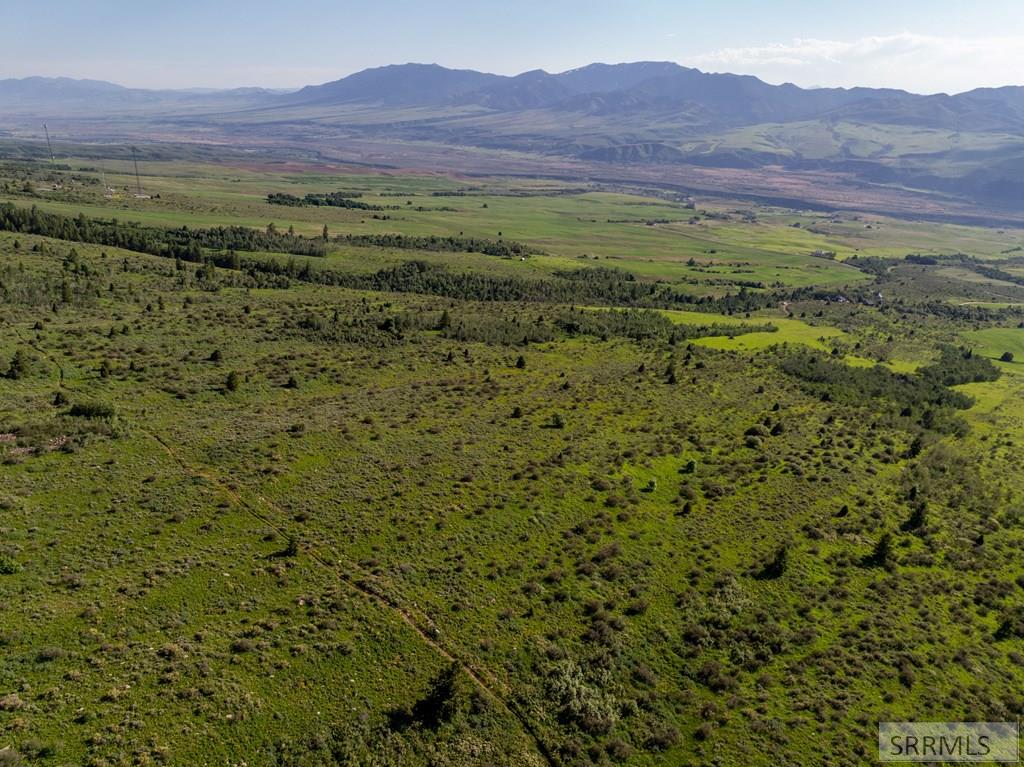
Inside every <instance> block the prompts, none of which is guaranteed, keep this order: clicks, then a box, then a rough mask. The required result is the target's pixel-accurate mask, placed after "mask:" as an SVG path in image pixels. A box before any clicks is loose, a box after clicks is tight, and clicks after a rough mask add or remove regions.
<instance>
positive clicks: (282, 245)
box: [0, 203, 327, 262]
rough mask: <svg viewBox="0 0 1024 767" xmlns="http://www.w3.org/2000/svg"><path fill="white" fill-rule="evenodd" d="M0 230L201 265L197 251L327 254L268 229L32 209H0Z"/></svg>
mask: <svg viewBox="0 0 1024 767" xmlns="http://www.w3.org/2000/svg"><path fill="white" fill-rule="evenodd" d="M0 230H3V231H7V232H16V233H18V234H35V235H40V236H43V237H53V238H55V239H58V240H69V241H71V242H84V243H90V244H93V245H106V246H109V247H113V248H122V249H124V250H134V251H136V252H138V253H149V254H151V255H154V256H164V257H169V258H180V259H182V260H184V261H194V262H199V261H202V260H203V249H204V248H205V249H209V250H245V251H265V252H268V253H290V254H292V255H298V256H324V255H327V245H326V243H325V242H324V240H323V238H311V237H303V236H301V235H297V234H294V233H292V232H287V233H283V232H279V231H277V230H276V229H275V228H274V226H273V225H270V226H268V227H267V230H266V231H260V230H258V229H251V228H249V227H245V226H217V227H213V228H210V229H189V228H188V227H187V226H183V227H180V228H178V229H167V228H163V227H156V226H146V225H144V224H137V223H122V222H120V221H118V220H117V219H116V218H115V219H111V220H109V221H107V220H103V219H96V218H87V217H86V216H85V215H83V214H81V213H80V214H79V215H78V216H76V217H72V216H65V215H61V214H59V213H45V212H43V211H41V210H39V208H37V207H36V206H35V205H33V206H32V207H31V208H20V207H17V206H15V205H13V204H11V203H3V204H0Z"/></svg>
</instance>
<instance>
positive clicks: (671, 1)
mask: <svg viewBox="0 0 1024 767" xmlns="http://www.w3.org/2000/svg"><path fill="white" fill-rule="evenodd" d="M0 23H2V26H3V29H4V34H3V44H2V45H0V79H3V78H7V77H27V76H31V75H45V76H65V77H76V78H90V79H99V80H109V81H111V82H116V83H119V84H122V85H128V86H131V87H146V88H188V87H213V88H230V87H237V86H257V85H258V86H264V87H272V88H293V87H300V86H303V85H308V84H315V83H322V82H327V81H330V80H336V79H338V78H340V77H343V76H345V75H347V74H351V73H352V72H356V71H359V70H361V69H364V68H366V67H373V66H382V65H385V64H396V63H405V62H410V61H413V62H420V63H437V64H441V65H444V66H448V67H454V68H468V69H478V70H483V71H489V72H496V73H499V74H517V73H519V72H523V71H526V70H530V69H546V70H548V71H549V72H560V71H564V70H567V69H572V68H574V67H578V66H583V65H585V64H589V63H592V62H595V61H603V62H607V63H617V62H622V61H641V60H655V61H674V62H677V63H679V64H683V65H685V66H694V67H698V68H699V69H703V70H705V71H711V72H735V73H739V74H752V75H757V76H758V77H761V78H762V79H764V80H766V81H768V82H771V83H781V82H793V83H796V84H797V85H801V86H804V87H815V86H846V87H849V86H854V85H864V86H872V87H897V88H905V89H907V90H911V91H914V92H918V93H937V92H947V93H956V92H960V91H963V90H969V89H971V88H975V87H980V86H999V85H1024V0H972V2H964V0H856V1H855V2H850V1H849V0H815V1H814V2H810V1H808V0H621V1H620V2H611V1H610V0H543V1H541V0H516V2H513V3H510V2H508V1H507V0H503V1H502V2H492V1H491V0H388V2H373V0H361V1H360V2H348V1H347V0H344V1H338V0H335V2H329V1H328V0H285V1H284V2H282V0H275V1H274V2H270V0H247V1H246V2H241V1H240V0H173V2H166V1H165V0H47V2H46V3H40V2H39V0H0Z"/></svg>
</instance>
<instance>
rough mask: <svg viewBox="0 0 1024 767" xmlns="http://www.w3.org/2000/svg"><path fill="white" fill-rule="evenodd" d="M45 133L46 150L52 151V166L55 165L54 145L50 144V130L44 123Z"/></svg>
mask: <svg viewBox="0 0 1024 767" xmlns="http://www.w3.org/2000/svg"><path fill="white" fill-rule="evenodd" d="M43 131H44V132H45V133H46V148H47V149H49V150H50V165H53V164H55V162H56V161H55V160H54V159H53V144H52V143H50V129H49V128H47V127H46V123H43Z"/></svg>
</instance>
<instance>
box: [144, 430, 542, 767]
mask: <svg viewBox="0 0 1024 767" xmlns="http://www.w3.org/2000/svg"><path fill="white" fill-rule="evenodd" d="M140 431H142V432H143V433H145V434H146V435H148V436H149V437H150V438H152V439H153V440H154V441H156V442H157V443H158V444H159V445H160V446H161V447H162V448H163V449H164V451H165V452H166V453H167V455H168V456H170V458H171V459H172V460H173V461H174V462H175V463H177V464H178V466H179V467H180V468H181V469H182V470H183V471H185V472H187V473H188V474H190V475H192V476H196V477H201V478H202V479H204V480H206V481H207V482H209V483H210V484H212V485H213V486H214V487H216V488H217V489H218V490H220V491H221V492H222V493H224V494H225V495H226V496H227V497H228V498H230V499H231V501H232V503H234V504H235V505H236V506H238V507H239V508H240V509H242V510H243V511H245V512H246V513H247V514H249V515H250V516H251V517H253V518H254V519H256V520H258V521H259V522H260V523H261V524H263V525H266V526H267V527H269V528H271V529H272V530H274V531H275V532H276V533H277V534H278V535H281V536H283V537H284V538H285V540H288V539H289V538H292V537H293V536H292V535H291V534H290V533H289V532H288V531H287V530H285V529H283V528H282V527H281V526H280V525H278V524H277V523H276V522H275V521H274V520H273V519H271V518H270V517H268V516H267V514H265V513H263V512H262V511H260V509H259V508H257V506H256V505H255V504H254V503H252V502H251V501H248V500H246V498H244V497H243V496H242V495H240V494H239V493H238V492H236V491H235V490H234V489H232V488H231V487H230V486H228V485H227V484H226V483H225V482H224V481H223V480H221V479H220V477H218V476H217V475H216V474H214V473H213V472H211V471H210V470H208V469H205V468H200V467H196V466H194V465H192V464H191V463H189V462H188V461H186V460H185V459H184V458H183V457H182V456H181V454H180V453H178V451H177V450H175V449H174V448H173V447H172V446H171V445H170V444H168V443H167V441H166V440H165V439H164V438H163V437H161V436H160V435H159V434H157V433H156V432H154V431H151V430H149V429H145V428H141V427H140ZM256 498H257V499H258V500H259V503H260V505H262V506H264V507H265V508H267V509H270V510H271V511H272V513H273V514H274V515H275V516H283V517H287V513H286V512H285V511H284V510H283V509H281V508H280V507H279V506H277V505H276V504H274V503H273V502H272V501H270V500H268V499H267V498H266V497H264V496H262V495H257V496H256ZM301 551H302V553H304V554H306V555H307V556H308V557H309V558H310V559H312V560H313V561H315V562H317V563H319V564H320V565H322V566H323V567H325V568H327V569H328V570H330V571H331V572H334V573H336V574H337V575H338V576H339V577H340V578H341V580H343V581H344V582H345V583H346V584H347V585H348V586H349V587H350V588H351V589H352V590H353V591H355V592H356V593H358V594H361V595H362V596H363V597H365V598H366V599H368V600H370V601H372V602H374V603H376V604H377V605H379V606H381V607H383V608H385V609H386V610H389V611H391V612H392V613H394V614H395V615H397V616H398V617H399V618H400V619H401V620H402V622H403V623H405V624H406V625H407V626H409V628H411V629H412V630H413V631H414V632H415V633H416V635H417V636H418V637H419V638H420V640H421V641H422V642H423V643H424V644H425V645H427V646H428V647H429V648H430V649H431V650H433V651H434V652H435V653H437V655H439V656H440V657H442V658H444V659H445V660H446V661H448V662H449V663H454V664H456V665H457V666H458V667H459V668H460V669H461V670H462V671H463V673H465V674H466V676H467V677H469V679H471V680H472V681H473V683H474V684H475V685H476V686H477V688H478V689H479V690H480V691H481V692H483V693H484V695H485V696H487V697H488V698H489V699H491V700H492V701H494V702H495V703H497V704H498V706H499V707H500V708H501V709H503V710H504V711H505V712H506V713H507V714H508V715H509V716H511V717H513V718H515V719H516V721H518V722H519V724H520V726H521V727H522V728H523V731H524V732H525V733H526V734H527V735H528V736H529V738H530V740H532V741H533V744H534V747H535V748H536V749H537V752H538V753H539V754H540V755H541V756H542V757H543V759H544V762H545V763H546V764H547V765H549V767H555V765H557V764H558V761H557V760H556V759H555V757H554V755H553V754H552V753H551V751H550V750H549V749H548V747H547V746H546V745H545V743H544V741H543V740H542V739H541V738H540V736H539V734H538V733H537V730H536V728H535V727H534V726H533V724H532V723H531V722H530V721H529V719H528V718H527V717H526V716H525V715H524V714H523V713H522V712H521V711H520V710H519V709H518V706H517V705H516V704H515V703H512V702H510V701H508V700H507V697H506V696H507V692H506V691H499V688H502V687H503V685H501V684H500V683H498V682H497V681H496V680H494V679H493V678H492V677H490V675H489V674H487V673H486V672H484V671H480V670H477V669H475V668H473V667H472V666H471V665H470V664H469V663H467V662H466V661H464V660H462V659H461V658H459V657H458V656H456V655H455V654H454V653H453V652H452V651H450V650H448V649H447V648H446V647H445V646H444V645H442V644H441V642H440V641H439V639H438V637H439V635H440V632H439V631H438V629H437V628H436V627H435V626H434V625H433V622H432V621H430V620H429V619H428V618H426V617H420V618H419V619H417V617H416V616H414V615H413V614H412V613H411V612H410V611H409V610H408V608H406V607H404V606H403V605H402V604H401V603H399V602H398V601H397V600H396V599H394V598H393V597H391V596H389V595H388V594H387V593H386V592H384V591H383V590H382V589H380V588H379V587H377V586H376V584H375V583H374V581H375V580H376V579H375V577H374V576H373V575H372V574H371V573H368V572H366V571H365V570H363V569H362V567H360V566H359V565H358V564H356V563H354V562H342V561H334V562H332V561H331V560H329V559H327V558H326V557H324V556H323V555H322V554H320V553H319V552H318V551H316V549H314V548H313V547H312V546H302V547H301ZM425 626H426V628H425ZM485 677H487V678H486V679H485Z"/></svg>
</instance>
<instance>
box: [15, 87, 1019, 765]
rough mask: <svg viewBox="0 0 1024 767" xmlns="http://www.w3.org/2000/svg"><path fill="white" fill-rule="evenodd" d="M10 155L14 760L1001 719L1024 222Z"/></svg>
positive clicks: (441, 760) (841, 755)
mask: <svg viewBox="0 0 1024 767" xmlns="http://www.w3.org/2000/svg"><path fill="white" fill-rule="evenodd" d="M585 74H586V73H585ZM591 74H592V73H591ZM599 74H602V76H603V75H604V73H599ZM587 76H590V75H589V74H588V75H587ZM575 77H577V78H582V77H583V75H576V76H575ZM470 79H472V78H470ZM577 82H583V83H584V84H583V85H580V86H579V87H580V88H589V87H592V86H591V85H589V84H587V81H586V80H582V79H581V80H577ZM498 84H502V83H498ZM472 85H473V87H476V85H477V84H476V83H473V84H472ZM628 86H629V82H626V81H624V82H623V83H622V85H621V87H623V88H625V87H628ZM489 87H496V85H492V86H489ZM566 87H568V86H566ZM456 96H457V94H456ZM453 98H454V96H453ZM452 108H453V109H463V108H464V107H462V106H458V105H455V106H453V107H452ZM737 130H739V129H737ZM801 130H802V128H801ZM7 146H8V147H9V149H10V150H11V152H12V153H13V152H14V151H18V152H25V155H22V156H21V157H20V158H19V159H16V160H5V161H0V327H2V329H3V331H4V332H3V333H2V334H0V651H2V660H0V760H2V761H0V764H3V765H5V767H6V766H10V765H18V766H19V767H20V766H22V765H27V764H32V765H37V764H38V765H45V766H46V767H50V766H52V767H58V766H63V765H79V764H82V765H96V767H100V766H101V765H154V764H168V765H182V767H193V766H194V765H199V764H230V765H242V764H245V765H250V767H264V766H267V767H270V766H282V767H283V766H285V765H288V766H291V767H297V766H300V765H301V766H309V767H313V766H314V765H324V764H339V765H366V766H367V767H369V766H370V765H373V766H374V767H376V766H377V765H396V766H397V765H401V766H402V767H405V766H406V765H414V766H423V767H426V766H427V765H431V766H437V765H451V766H452V767H466V766H467V765H481V766H483V765H531V766H532V765H536V766H537V767H563V766H564V767H569V766H570V765H572V766H573V767H583V766H584V765H606V766H607V765H618V764H625V765H637V766H641V765H642V766H648V767H650V766H654V765H672V766H673V767H675V766H676V765H705V764H718V765H722V766H723V767H732V766H733V765H735V766H736V767H748V766H750V765H821V764H828V765H835V766H837V767H838V766H839V765H861V764H864V763H866V762H870V761H873V760H874V757H875V753H876V752H875V749H876V747H877V740H876V737H877V731H876V723H877V722H878V721H887V720H894V721H899V720H962V721H1005V720H1013V719H1017V718H1019V717H1020V716H1021V715H1022V713H1024V617H1022V616H1024V591H1022V584H1024V566H1022V559H1021V550H1022V547H1024V518H1022V515H1021V511H1020V510H1021V508H1024V506H1022V504H1024V479H1022V477H1021V475H1020V472H1019V465H1020V462H1021V460H1022V459H1024V455H1022V448H1024V421H1022V418H1021V414H1020V407H1019V402H1020V398H1021V396H1024V372H1022V371H1024V368H1022V365H1024V329H1022V328H1024V229H1022V228H1014V227H1009V226H999V227H995V226H982V225H970V226H969V225H964V224H955V223H929V222H923V221H920V220H908V219H906V218H900V217H897V216H883V215H878V214H874V213H869V212H863V211H857V212H855V211H843V210H828V211H814V210H809V209H807V208H804V207H799V208H794V207H791V206H786V205H767V204H763V203H754V202H751V201H750V200H746V199H739V198H728V197H725V196H721V197H715V198H708V199H702V198H697V199H692V198H690V197H689V196H688V195H686V194H683V193H681V192H679V191H673V190H667V189H664V188H661V187H654V186H650V187H644V186H640V185H634V186H630V185H626V184H624V183H622V182H615V183H613V182H612V181H610V180H608V181H587V180H579V179H575V180H572V181H566V180H561V179H553V178H551V177H524V176H509V175H487V176H473V177H469V176H465V175H459V174H440V173H429V172H422V171H421V172H417V173H412V172H408V171H403V170H400V169H387V170H384V169H380V168H371V167H366V166H353V165H341V164H340V163H339V164H332V163H318V162H315V161H314V159H313V158H311V157H310V156H308V155H301V154H299V152H300V150H299V149H293V150H292V151H294V152H295V154H293V155H291V156H290V157H289V158H287V159H282V158H281V157H280V156H278V157H277V159H270V158H269V157H268V156H265V155H263V154H259V153H251V152H245V151H243V150H241V149H238V148H236V149H232V150H224V151H221V152H217V151H216V150H212V149H211V148H209V147H200V146H198V145H195V144H191V145H189V144H172V143H162V144H152V145H147V146H143V147H140V152H139V154H140V163H139V176H138V177H137V176H136V175H135V172H134V166H133V164H132V162H131V160H130V159H125V158H123V157H119V158H117V159H114V158H111V157H110V156H107V153H105V152H104V151H103V147H102V146H97V145H78V146H76V147H74V148H72V147H66V148H65V149H64V151H63V152H62V153H61V157H60V160H59V162H58V163H50V162H49V161H48V160H45V161H41V160H38V159H32V158H31V157H30V155H31V153H32V152H33V151H34V149H33V147H30V146H29V147H26V146H25V145H24V144H21V143H11V144H9V145H7ZM71 149H75V150H76V151H78V152H81V153H82V154H74V153H73V152H72V151H71ZM175 154H176V155H177V156H174V155H175ZM140 188H141V189H142V190H143V192H142V193H141V194H140V193H139V189H140Z"/></svg>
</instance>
